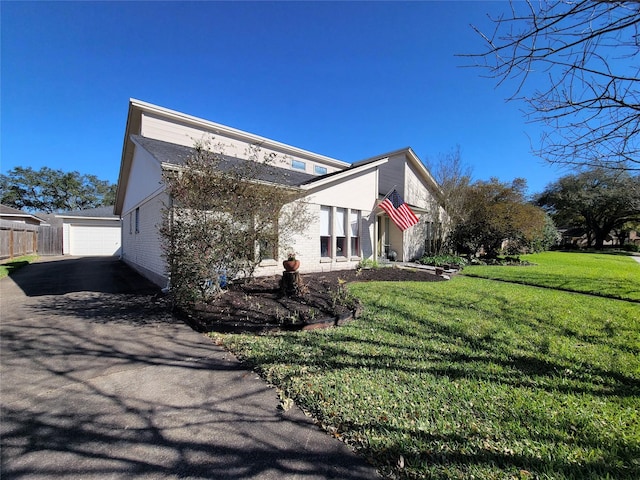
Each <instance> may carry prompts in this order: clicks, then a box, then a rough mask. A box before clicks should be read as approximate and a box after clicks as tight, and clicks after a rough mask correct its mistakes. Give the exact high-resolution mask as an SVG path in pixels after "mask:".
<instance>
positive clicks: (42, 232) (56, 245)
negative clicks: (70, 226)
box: [38, 225, 62, 255]
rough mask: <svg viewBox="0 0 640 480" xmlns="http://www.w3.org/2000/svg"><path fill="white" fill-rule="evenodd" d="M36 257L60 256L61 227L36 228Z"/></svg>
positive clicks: (42, 226)
mask: <svg viewBox="0 0 640 480" xmlns="http://www.w3.org/2000/svg"><path fill="white" fill-rule="evenodd" d="M38 255H62V227H61V226H60V227H54V226H51V225H46V226H44V225H41V226H39V227H38Z"/></svg>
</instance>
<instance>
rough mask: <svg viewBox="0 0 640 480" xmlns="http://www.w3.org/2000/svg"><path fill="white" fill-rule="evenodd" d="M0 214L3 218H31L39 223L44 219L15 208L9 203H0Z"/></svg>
mask: <svg viewBox="0 0 640 480" xmlns="http://www.w3.org/2000/svg"><path fill="white" fill-rule="evenodd" d="M0 216H2V217H4V218H5V219H10V218H24V219H32V220H35V221H37V222H40V223H44V222H45V220H43V219H42V218H40V217H36V216H35V215H32V214H31V213H27V212H25V211H22V210H19V209H17V208H13V207H10V206H9V205H2V204H0Z"/></svg>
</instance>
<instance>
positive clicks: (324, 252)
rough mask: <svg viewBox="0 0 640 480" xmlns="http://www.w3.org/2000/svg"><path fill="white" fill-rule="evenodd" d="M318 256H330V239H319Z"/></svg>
mask: <svg viewBox="0 0 640 480" xmlns="http://www.w3.org/2000/svg"><path fill="white" fill-rule="evenodd" d="M320 256H322V257H330V256H331V237H320Z"/></svg>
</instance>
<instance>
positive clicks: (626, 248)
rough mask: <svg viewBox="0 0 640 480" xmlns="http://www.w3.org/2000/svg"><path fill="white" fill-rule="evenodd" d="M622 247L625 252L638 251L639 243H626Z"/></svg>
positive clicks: (639, 249) (639, 248)
mask: <svg viewBox="0 0 640 480" xmlns="http://www.w3.org/2000/svg"><path fill="white" fill-rule="evenodd" d="M622 249H623V250H624V251H625V252H640V245H636V244H634V243H627V244H625V245H623V246H622Z"/></svg>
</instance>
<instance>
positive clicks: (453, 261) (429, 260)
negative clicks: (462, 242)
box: [418, 255, 468, 269]
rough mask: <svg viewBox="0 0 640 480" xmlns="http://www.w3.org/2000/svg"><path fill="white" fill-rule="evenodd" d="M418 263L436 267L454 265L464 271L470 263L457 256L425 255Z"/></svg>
mask: <svg viewBox="0 0 640 480" xmlns="http://www.w3.org/2000/svg"><path fill="white" fill-rule="evenodd" d="M418 263H421V264H422V265H434V266H436V267H442V266H444V265H452V266H454V267H456V268H460V269H462V268H463V267H464V266H465V265H466V264H467V263H468V262H467V260H466V259H465V258H464V257H459V256H456V255H425V256H424V257H422V258H421V259H420V260H418Z"/></svg>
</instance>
